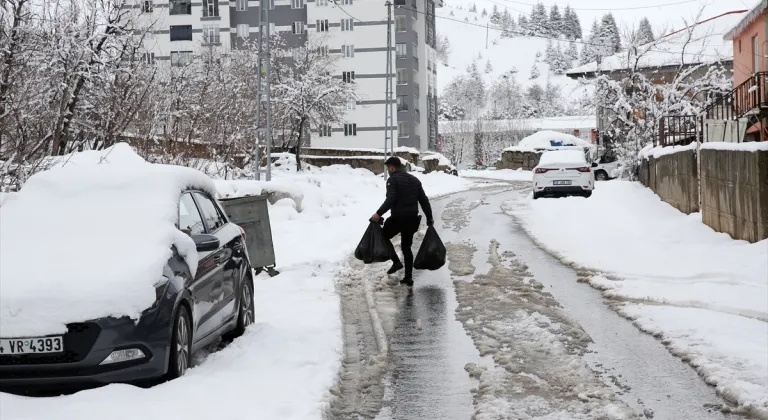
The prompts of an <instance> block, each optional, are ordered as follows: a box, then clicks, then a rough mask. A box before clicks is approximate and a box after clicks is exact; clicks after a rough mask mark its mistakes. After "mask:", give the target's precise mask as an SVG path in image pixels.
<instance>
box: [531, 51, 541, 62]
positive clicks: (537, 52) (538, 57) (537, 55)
mask: <svg viewBox="0 0 768 420" xmlns="http://www.w3.org/2000/svg"><path fill="white" fill-rule="evenodd" d="M533 61H534V62H535V63H538V62H539V61H541V51H536V59H535V60H533Z"/></svg>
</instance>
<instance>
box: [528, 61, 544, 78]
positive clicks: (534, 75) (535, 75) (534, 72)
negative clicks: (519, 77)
mask: <svg viewBox="0 0 768 420" xmlns="http://www.w3.org/2000/svg"><path fill="white" fill-rule="evenodd" d="M540 75H541V71H539V66H537V65H536V63H533V67H531V75H530V76H529V77H528V78H529V79H531V80H533V79H536V78H538V77H539V76H540Z"/></svg>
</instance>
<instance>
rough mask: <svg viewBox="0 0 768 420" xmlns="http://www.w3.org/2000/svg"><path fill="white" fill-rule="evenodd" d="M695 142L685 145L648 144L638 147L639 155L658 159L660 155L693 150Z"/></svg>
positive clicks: (643, 157) (642, 157) (644, 157)
mask: <svg viewBox="0 0 768 420" xmlns="http://www.w3.org/2000/svg"><path fill="white" fill-rule="evenodd" d="M696 146H697V143H695V142H694V143H691V144H688V145H685V146H656V147H654V146H653V145H652V144H648V145H646V146H645V147H643V148H642V149H640V153H639V157H640V158H641V159H648V158H651V157H652V158H654V159H658V158H660V157H662V156H666V155H671V154H673V153H680V152H685V151H695V150H696Z"/></svg>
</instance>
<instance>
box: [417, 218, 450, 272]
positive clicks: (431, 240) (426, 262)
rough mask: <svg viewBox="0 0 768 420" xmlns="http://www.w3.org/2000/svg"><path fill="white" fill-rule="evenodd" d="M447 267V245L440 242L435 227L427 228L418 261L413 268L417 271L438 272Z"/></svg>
mask: <svg viewBox="0 0 768 420" xmlns="http://www.w3.org/2000/svg"><path fill="white" fill-rule="evenodd" d="M444 265H445V245H443V241H442V240H440V236H439V235H438V234H437V231H436V230H435V227H434V226H430V227H428V228H427V233H426V234H425V235H424V241H423V242H422V243H421V246H420V247H419V252H418V253H417V254H416V259H415V260H414V261H413V268H415V269H417V270H430V271H433V270H437V269H439V268H440V267H442V266H444Z"/></svg>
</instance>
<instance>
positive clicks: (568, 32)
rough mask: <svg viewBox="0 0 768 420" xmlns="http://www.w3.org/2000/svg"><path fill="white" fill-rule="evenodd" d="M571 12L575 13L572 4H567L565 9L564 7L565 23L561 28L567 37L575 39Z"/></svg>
mask: <svg viewBox="0 0 768 420" xmlns="http://www.w3.org/2000/svg"><path fill="white" fill-rule="evenodd" d="M571 13H573V11H572V10H571V5H568V6H565V9H563V25H562V27H561V29H560V33H562V34H563V35H564V36H565V38H566V39H573V37H574V31H573V28H572V27H571V24H572V23H573V22H572V19H573V17H572V16H571Z"/></svg>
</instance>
